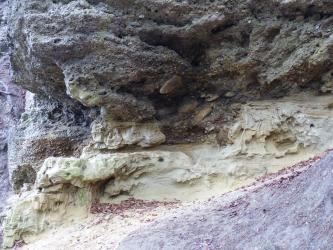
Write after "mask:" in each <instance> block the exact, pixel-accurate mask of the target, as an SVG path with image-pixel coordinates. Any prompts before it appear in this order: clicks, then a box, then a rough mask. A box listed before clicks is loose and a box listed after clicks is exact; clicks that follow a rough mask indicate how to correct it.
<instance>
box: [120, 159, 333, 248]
mask: <svg viewBox="0 0 333 250" xmlns="http://www.w3.org/2000/svg"><path fill="white" fill-rule="evenodd" d="M309 164H310V163H305V164H304V165H305V166H298V167H295V168H292V169H290V171H289V172H286V173H282V174H281V175H280V176H278V177H277V178H276V179H273V180H269V181H267V182H266V183H264V184H259V185H258V186H254V187H250V188H248V190H247V191H242V192H239V193H238V194H237V193H233V194H230V195H229V196H228V195H227V196H225V197H222V198H218V199H214V200H212V201H210V202H208V203H203V204H200V205H197V206H192V207H190V208H188V209H187V210H185V211H183V212H180V213H177V214H173V215H172V217H171V218H167V219H165V220H160V221H156V222H154V223H152V224H150V225H149V226H148V227H145V228H142V229H139V230H137V231H136V232H134V233H133V234H131V235H130V236H128V237H127V238H126V239H124V240H123V242H122V243H121V244H120V247H118V248H117V249H119V250H123V249H124V250H131V249H138V248H139V249H142V250H145V249H189V250H190V249H191V250H192V249H193V250H196V249H277V248H282V249H283V248H287V249H330V248H331V247H332V244H333V228H332V221H333V215H332V192H333V182H332V180H333V168H332V165H333V154H332V153H330V154H329V155H328V156H326V157H325V158H323V159H322V160H320V161H319V162H317V163H312V164H310V165H309ZM311 165H313V166H311Z"/></svg>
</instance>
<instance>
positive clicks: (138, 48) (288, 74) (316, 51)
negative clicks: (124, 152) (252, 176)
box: [10, 0, 333, 142]
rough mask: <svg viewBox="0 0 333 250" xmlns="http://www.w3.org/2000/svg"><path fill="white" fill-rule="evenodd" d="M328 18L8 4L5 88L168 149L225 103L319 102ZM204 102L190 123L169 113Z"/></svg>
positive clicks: (256, 2) (137, 4) (198, 8)
mask: <svg viewBox="0 0 333 250" xmlns="http://www.w3.org/2000/svg"><path fill="white" fill-rule="evenodd" d="M332 14H333V3H332V2H331V1H328V0H314V1H311V2H308V1H304V0H295V1H280V0H271V1H260V0H251V1H245V0H235V1H208V0H207V1H206V0H199V1H164V0H160V1H150V0H145V1H106V0H104V1H103V0H101V1H92V0H90V1H85V0H80V1H79V0H72V1H60V0H59V1H51V0H47V1H44V0H33V1H31V0H29V1H28V0H23V1H22V0H20V1H18V0H16V1H12V16H11V19H10V22H11V23H12V25H11V29H10V38H11V42H12V47H13V49H14V51H13V52H14V53H13V54H12V62H13V67H14V72H15V74H14V76H15V81H16V82H18V83H19V84H21V85H24V87H26V88H28V89H29V90H31V91H33V92H36V93H41V94H45V93H46V94H50V93H52V95H53V96H54V97H56V98H58V99H61V100H63V101H66V102H67V103H69V102H71V101H69V98H68V96H67V95H66V94H65V93H66V92H67V94H68V95H69V96H70V97H72V98H73V99H75V100H77V101H79V102H81V103H82V104H84V105H86V106H89V107H95V106H97V107H101V108H102V111H103V112H102V113H103V116H105V117H112V119H113V120H122V121H141V120H146V119H153V118H156V119H158V120H160V121H161V123H162V127H163V128H164V130H167V131H168V130H172V131H173V138H172V136H170V139H169V136H168V135H167V133H165V134H166V135H167V141H168V140H169V141H170V142H171V141H178V142H179V141H184V139H181V138H183V137H187V140H190V136H188V134H186V133H185V132H187V131H189V130H191V129H192V130H193V128H196V127H199V128H197V129H196V134H197V138H193V140H198V138H200V136H199V135H200V134H203V133H204V131H205V130H204V128H205V127H206V126H207V118H206V117H208V116H209V114H210V113H212V114H211V116H212V115H214V112H215V114H216V113H217V114H219V115H215V116H214V117H215V118H214V122H215V123H218V122H219V123H221V122H222V123H223V122H227V121H228V117H227V116H226V115H224V114H223V112H220V110H226V109H227V108H226V107H225V104H228V103H230V102H239V101H246V100H249V99H258V98H262V97H279V96H285V95H286V94H288V93H292V92H295V91H299V90H301V89H311V88H314V89H316V90H318V91H320V90H322V91H325V92H329V91H330V88H331V87H330V86H331V82H332V76H331V74H330V70H331V68H332V54H333V53H332V49H333V37H332V34H331V30H332V27H333V21H332V20H333V19H332ZM212 95H217V96H220V97H221V98H218V100H217V101H218V103H220V105H216V109H212V112H206V113H205V115H204V116H202V117H201V116H199V118H198V119H192V118H193V113H191V114H188V115H187V116H184V115H183V114H179V113H178V112H177V110H178V108H179V107H180V105H181V103H182V102H183V101H186V100H187V99H188V98H193V99H195V100H197V101H198V102H199V103H200V105H203V107H205V103H206V102H207V101H209V100H212V99H211V97H209V96H212ZM214 110H215V111H214ZM206 111H207V109H206ZM205 118H206V119H205ZM169 132H170V131H169ZM210 132H211V133H215V132H216V131H215V130H211V131H210ZM169 134H170V133H169ZM177 134H178V135H180V136H178V138H177ZM184 134H185V135H187V136H181V135H184Z"/></svg>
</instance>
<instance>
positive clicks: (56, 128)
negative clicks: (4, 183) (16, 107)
mask: <svg viewBox="0 0 333 250" xmlns="http://www.w3.org/2000/svg"><path fill="white" fill-rule="evenodd" d="M90 122H91V121H90V118H89V117H88V112H86V111H85V110H84V109H83V110H80V109H79V110H78V109H73V108H71V107H68V106H66V105H64V104H62V103H60V102H57V101H55V100H52V99H48V98H47V99H46V98H39V97H37V96H35V95H33V94H30V93H29V94H28V96H27V105H26V107H25V112H24V113H23V114H22V116H21V119H20V122H19V124H18V125H17V126H16V127H15V129H13V131H12V136H11V139H10V142H9V152H8V154H9V173H10V176H11V181H12V184H13V187H14V190H15V191H19V190H20V188H21V187H22V186H23V184H24V183H31V184H33V183H34V179H35V178H36V173H37V172H38V170H39V168H40V166H41V164H42V163H43V161H44V160H45V159H46V158H48V157H51V156H71V155H75V154H79V153H80V151H81V149H82V147H83V145H84V143H83V141H84V140H85V139H87V137H88V136H89V134H90V128H89V125H90Z"/></svg>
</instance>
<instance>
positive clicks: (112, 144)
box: [91, 122, 165, 149]
mask: <svg viewBox="0 0 333 250" xmlns="http://www.w3.org/2000/svg"><path fill="white" fill-rule="evenodd" d="M91 133H92V139H93V142H94V147H95V148H98V149H120V148H123V147H126V146H129V145H139V146H141V147H143V148H147V147H152V146H157V145H159V144H162V143H164V142H165V135H164V134H163V133H162V132H161V131H160V128H159V127H158V125H157V124H156V123H141V124H140V123H130V122H111V123H110V122H109V123H103V122H102V123H98V122H95V123H94V124H93V125H92V131H91Z"/></svg>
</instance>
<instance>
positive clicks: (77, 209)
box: [3, 187, 91, 248]
mask: <svg viewBox="0 0 333 250" xmlns="http://www.w3.org/2000/svg"><path fill="white" fill-rule="evenodd" d="M64 190H65V191H64ZM90 203H91V196H90V192H87V191H86V190H84V189H74V188H73V187H67V188H64V189H62V190H56V191H53V192H48V193H36V192H34V191H30V192H25V193H24V195H23V196H22V197H20V198H19V199H16V200H12V201H11V203H10V208H9V209H8V211H7V216H6V219H5V222H4V234H5V237H4V240H3V246H4V247H5V248H6V247H12V246H13V245H14V244H15V242H16V241H19V240H21V239H24V238H25V237H28V236H33V235H36V234H38V233H41V232H43V231H44V230H45V229H47V228H48V229H49V228H52V227H55V226H59V225H61V224H62V222H63V221H65V220H66V219H69V218H70V219H73V218H74V219H75V218H76V219H78V218H82V216H86V215H87V210H88V207H89V204H90Z"/></svg>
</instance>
